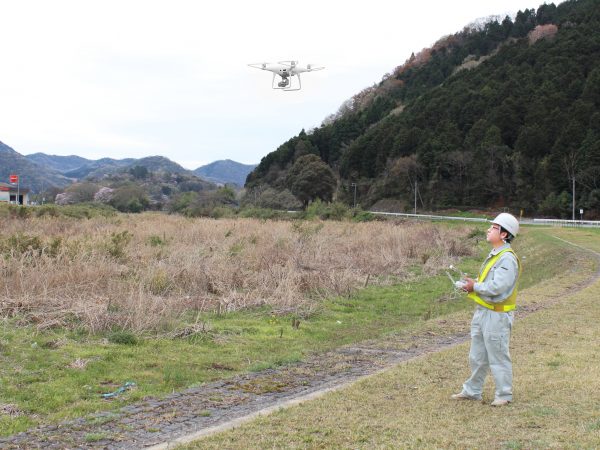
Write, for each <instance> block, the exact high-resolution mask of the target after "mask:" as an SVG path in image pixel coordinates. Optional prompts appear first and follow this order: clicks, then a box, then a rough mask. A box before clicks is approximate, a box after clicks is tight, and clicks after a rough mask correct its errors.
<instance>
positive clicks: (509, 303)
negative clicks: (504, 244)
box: [467, 248, 521, 312]
mask: <svg viewBox="0 0 600 450" xmlns="http://www.w3.org/2000/svg"><path fill="white" fill-rule="evenodd" d="M506 252H510V253H512V254H513V255H515V258H517V264H518V265H519V275H520V274H521V261H519V258H518V257H517V254H516V253H515V252H514V251H513V250H512V249H511V248H507V249H504V250H502V251H501V252H498V254H496V255H494V256H492V258H491V259H490V260H489V261H488V263H487V264H486V265H485V267H484V268H483V270H482V271H481V272H480V273H479V275H478V276H477V282H478V283H481V282H482V281H484V280H485V278H486V277H487V275H488V273H489V272H490V270H491V269H492V267H493V266H494V264H495V263H496V261H498V258H500V256H501V255H502V254H503V253H506ZM467 298H470V299H471V300H473V301H474V302H476V303H478V304H480V305H481V306H485V307H486V308H488V309H491V310H492V311H496V312H506V311H511V310H513V309H515V307H516V300H517V286H516V285H515V289H514V290H513V291H512V294H510V296H509V297H508V298H507V299H505V300H504V301H502V302H501V303H488V302H486V301H485V300H484V299H482V298H481V297H480V296H479V295H478V294H477V293H476V292H475V291H473V292H469V294H468V295H467Z"/></svg>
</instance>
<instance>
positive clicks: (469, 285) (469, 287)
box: [463, 277, 475, 292]
mask: <svg viewBox="0 0 600 450" xmlns="http://www.w3.org/2000/svg"><path fill="white" fill-rule="evenodd" d="M463 282H464V283H465V285H464V286H463V291H465V292H473V285H474V284H475V280H474V279H473V278H469V277H465V278H464V279H463Z"/></svg>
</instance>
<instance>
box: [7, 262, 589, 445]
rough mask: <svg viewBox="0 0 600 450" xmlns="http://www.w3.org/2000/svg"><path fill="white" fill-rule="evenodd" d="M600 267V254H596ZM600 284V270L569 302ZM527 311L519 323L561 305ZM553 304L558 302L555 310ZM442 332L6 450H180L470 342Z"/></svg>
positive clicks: (442, 326)
mask: <svg viewBox="0 0 600 450" xmlns="http://www.w3.org/2000/svg"><path fill="white" fill-rule="evenodd" d="M593 253H594V254H595V255H596V257H597V258H598V259H599V261H600V254H599V253H596V252H593ZM599 278H600V269H599V270H598V271H597V272H596V273H595V274H594V275H593V276H591V277H590V278H589V279H588V280H586V282H584V283H580V284H578V285H577V286H574V287H572V288H570V289H569V294H573V293H575V292H577V291H578V290H581V289H583V288H585V287H587V286H588V285H589V284H591V283H593V282H595V281H597V280H598V279H599ZM563 294H564V293H561V294H560V295H555V296H554V298H546V299H545V301H544V303H543V304H542V303H540V302H538V303H532V304H529V305H525V306H521V307H519V311H518V315H519V317H524V316H526V315H528V314H530V313H533V312H535V311H537V310H539V309H540V308H542V307H546V306H548V305H549V304H551V303H552V302H553V301H558V300H559V299H560V298H561V297H562V295H563ZM548 300H550V301H549V302H548ZM432 322H433V323H435V324H436V327H437V328H436V329H438V330H442V331H441V332H440V331H437V332H433V331H423V332H420V333H418V334H406V333H405V334H399V335H392V336H389V337H387V338H386V339H384V340H377V341H368V342H363V343H360V344H359V345H353V346H348V347H344V348H340V349H336V350H335V351H331V352H327V353H323V354H320V355H315V356H313V357H310V358H309V359H307V360H306V361H303V362H300V363H297V364H292V365H288V366H285V367H282V368H278V369H270V370H265V371H262V372H258V373H250V374H244V375H239V376H236V377H233V378H231V379H227V380H223V381H218V382H214V383H210V384H205V385H202V386H200V387H196V388H193V389H188V390H185V391H182V392H179V393H175V394H172V395H169V396H168V397H166V398H164V399H150V400H147V401H144V402H141V403H137V404H132V405H130V406H126V407H124V408H122V409H120V410H118V411H113V412H105V413H100V414H96V415H93V416H89V417H85V418H79V419H76V420H70V421H67V422H63V423H61V424H58V425H45V426H40V427H38V428H35V429H32V430H29V431H26V432H23V433H19V434H16V435H13V436H9V437H5V438H0V448H3V449H4V448H7V449H25V448H26V449H31V448H48V449H59V448H60V449H63V448H69V449H71V448H73V449H75V448H105V449H121V448H128V449H131V448H153V449H159V448H172V447H174V446H175V445H176V444H180V443H183V442H189V441H191V440H193V439H197V438H199V437H201V436H204V435H208V434H211V433H214V432H217V431H221V430H223V429H227V428H231V427H233V426H236V425H238V424H240V423H242V422H243V421H246V420H250V419H251V418H253V417H255V416H256V415H258V414H264V413H268V412H270V411H272V410H274V409H278V408H280V407H284V406H288V405H290V404H294V403H298V402H300V401H303V400H307V399H310V398H314V397H316V396H319V395H322V394H324V393H326V392H329V391H331V390H334V389H339V388H341V387H343V386H346V385H348V384H349V383H352V382H354V381H356V380H357V379H360V378H363V377H365V376H369V375H372V374H374V373H377V372H379V371H381V370H384V369H386V368H389V367H391V366H393V365H395V364H398V363H400V362H402V361H407V360H410V359H413V358H415V357H418V356H421V355H425V354H428V353H432V352H436V351H440V350H443V349H446V348H449V347H452V346H455V345H457V344H460V343H463V342H466V341H467V340H468V339H469V334H468V333H467V332H466V329H465V325H464V323H462V322H461V323H450V322H446V321H445V320H442V319H436V320H434V321H432Z"/></svg>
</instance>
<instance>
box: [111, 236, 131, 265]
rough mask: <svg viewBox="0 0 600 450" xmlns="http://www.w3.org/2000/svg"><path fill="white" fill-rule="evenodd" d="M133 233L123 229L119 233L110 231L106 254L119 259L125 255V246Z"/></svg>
mask: <svg viewBox="0 0 600 450" xmlns="http://www.w3.org/2000/svg"><path fill="white" fill-rule="evenodd" d="M132 237H133V234H131V233H130V232H129V231H127V230H125V231H122V232H121V233H111V235H110V241H109V242H108V244H107V245H106V250H107V251H108V254H109V255H110V256H112V257H113V258H117V259H121V258H124V257H125V247H126V246H127V244H129V242H130V241H131V238H132Z"/></svg>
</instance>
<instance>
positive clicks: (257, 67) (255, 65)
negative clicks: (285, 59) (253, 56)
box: [248, 62, 270, 70]
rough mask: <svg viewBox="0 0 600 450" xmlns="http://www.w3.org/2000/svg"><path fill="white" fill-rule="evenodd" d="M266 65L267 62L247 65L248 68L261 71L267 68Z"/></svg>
mask: <svg viewBox="0 0 600 450" xmlns="http://www.w3.org/2000/svg"><path fill="white" fill-rule="evenodd" d="M267 64H270V63H268V62H262V63H252V64H248V65H249V66H250V67H254V68H256V69H262V70H265V69H266V68H267Z"/></svg>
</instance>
